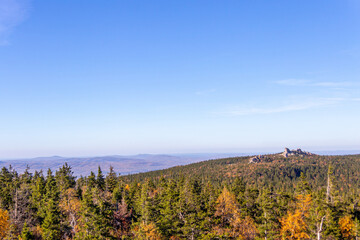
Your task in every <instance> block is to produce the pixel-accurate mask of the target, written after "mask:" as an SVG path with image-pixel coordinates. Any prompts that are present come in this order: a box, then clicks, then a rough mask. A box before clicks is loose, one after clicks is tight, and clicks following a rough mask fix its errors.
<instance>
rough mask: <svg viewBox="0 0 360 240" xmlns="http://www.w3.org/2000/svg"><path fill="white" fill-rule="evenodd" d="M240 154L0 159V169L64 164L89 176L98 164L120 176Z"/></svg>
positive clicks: (55, 168)
mask: <svg viewBox="0 0 360 240" xmlns="http://www.w3.org/2000/svg"><path fill="white" fill-rule="evenodd" d="M245 155H246V154H243V153H232V154H221V153H219V154H217V153H213V154H211V153H205V154H172V155H165V154H156V155H153V154H139V155H132V156H118V155H115V156H102V157H70V158H69V157H60V156H52V157H37V158H31V159H16V160H2V161H0V168H2V167H7V168H8V167H9V166H10V165H11V167H12V168H14V169H15V170H16V171H17V172H18V173H22V172H23V171H24V170H25V169H26V168H27V167H29V169H30V170H29V171H30V172H35V170H36V171H40V170H43V171H45V172H46V171H47V169H48V168H50V169H51V170H52V171H56V170H58V169H59V168H60V167H61V166H62V165H63V164H64V163H68V164H69V165H70V166H71V168H72V170H73V172H74V175H76V176H80V175H83V176H86V175H89V174H90V172H91V171H93V172H95V173H97V170H98V166H100V167H101V169H102V171H103V172H104V173H107V172H108V171H109V168H110V166H112V167H113V168H114V170H115V172H117V173H120V174H121V175H127V174H133V173H140V172H148V171H154V170H160V169H165V168H170V167H174V166H179V165H186V164H190V163H195V162H200V161H204V160H209V159H217V158H224V157H234V156H245Z"/></svg>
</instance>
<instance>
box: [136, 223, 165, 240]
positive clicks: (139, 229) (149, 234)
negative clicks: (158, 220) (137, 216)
mask: <svg viewBox="0 0 360 240" xmlns="http://www.w3.org/2000/svg"><path fill="white" fill-rule="evenodd" d="M132 232H133V234H134V237H135V239H138V240H161V239H163V238H162V236H161V234H160V232H159V229H158V228H157V227H156V225H155V224H154V223H153V222H149V223H148V224H145V223H140V225H139V226H136V227H135V228H134V230H133V231H132Z"/></svg>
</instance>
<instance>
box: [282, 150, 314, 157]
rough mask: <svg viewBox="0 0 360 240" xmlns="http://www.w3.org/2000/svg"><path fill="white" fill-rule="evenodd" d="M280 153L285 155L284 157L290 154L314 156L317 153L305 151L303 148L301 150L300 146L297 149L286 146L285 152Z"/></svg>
mask: <svg viewBox="0 0 360 240" xmlns="http://www.w3.org/2000/svg"><path fill="white" fill-rule="evenodd" d="M280 155H282V156H284V157H289V156H313V155H315V154H313V153H310V152H305V151H303V150H301V149H300V148H298V149H296V150H290V149H288V148H285V150H284V152H283V153H280Z"/></svg>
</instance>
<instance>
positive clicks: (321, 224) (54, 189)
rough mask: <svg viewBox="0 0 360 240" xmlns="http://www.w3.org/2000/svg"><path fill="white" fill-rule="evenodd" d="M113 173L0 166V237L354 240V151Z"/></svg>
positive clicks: (357, 165)
mask: <svg viewBox="0 0 360 240" xmlns="http://www.w3.org/2000/svg"><path fill="white" fill-rule="evenodd" d="M269 159H270V160H269V161H266V162H261V163H251V164H250V163H249V158H248V157H239V158H227V159H217V160H209V161H204V162H200V163H195V164H190V165H186V166H179V167H174V168H170V169H166V170H160V171H154V172H148V173H142V174H135V175H129V176H120V175H118V174H117V173H116V171H115V170H114V169H113V168H110V170H109V172H108V173H107V174H103V172H102V170H101V168H100V167H99V169H98V172H97V173H91V174H90V175H89V176H86V177H78V178H77V177H75V176H74V175H73V173H72V170H71V166H69V165H67V164H64V166H63V167H61V168H60V169H58V170H57V171H55V172H52V171H51V170H48V171H47V172H46V173H44V172H42V171H40V172H34V173H31V172H30V170H26V171H25V172H23V173H18V172H16V170H15V169H12V168H11V167H9V168H5V167H4V168H2V170H1V172H0V239H22V240H25V239H44V240H52V239H54V240H55V239H144V240H145V239H149V240H151V239H172V240H176V239H267V240H270V239H359V235H360V207H359V206H358V203H359V200H360V198H359V193H360V173H359V169H360V155H349V156H308V157H300V156H293V157H290V158H284V157H281V156H279V155H269Z"/></svg>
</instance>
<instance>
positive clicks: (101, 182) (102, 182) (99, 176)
mask: <svg viewBox="0 0 360 240" xmlns="http://www.w3.org/2000/svg"><path fill="white" fill-rule="evenodd" d="M96 185H97V187H98V189H100V190H104V189H105V179H104V174H103V173H102V171H101V168H100V166H99V167H98V174H97V177H96Z"/></svg>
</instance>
